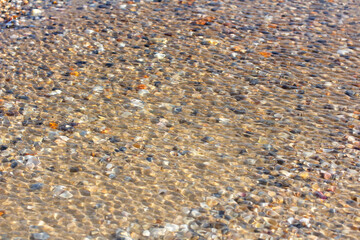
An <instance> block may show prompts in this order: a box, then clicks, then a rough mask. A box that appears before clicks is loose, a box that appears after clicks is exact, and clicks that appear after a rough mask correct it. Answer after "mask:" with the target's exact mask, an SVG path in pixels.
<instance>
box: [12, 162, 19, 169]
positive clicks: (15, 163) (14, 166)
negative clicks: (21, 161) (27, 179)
mask: <svg viewBox="0 0 360 240" xmlns="http://www.w3.org/2000/svg"><path fill="white" fill-rule="evenodd" d="M17 165H18V163H17V162H13V163H11V165H10V167H11V168H16V167H17Z"/></svg>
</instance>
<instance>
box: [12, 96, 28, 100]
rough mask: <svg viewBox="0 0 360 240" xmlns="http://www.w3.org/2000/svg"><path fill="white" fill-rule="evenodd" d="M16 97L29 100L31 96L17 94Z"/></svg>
mask: <svg viewBox="0 0 360 240" xmlns="http://www.w3.org/2000/svg"><path fill="white" fill-rule="evenodd" d="M15 98H17V99H22V100H29V99H30V98H29V97H28V96H22V95H21V96H19V95H17V96H15Z"/></svg>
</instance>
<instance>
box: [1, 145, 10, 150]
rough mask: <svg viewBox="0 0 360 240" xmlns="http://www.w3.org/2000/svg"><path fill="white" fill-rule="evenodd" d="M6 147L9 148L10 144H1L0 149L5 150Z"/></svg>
mask: <svg viewBox="0 0 360 240" xmlns="http://www.w3.org/2000/svg"><path fill="white" fill-rule="evenodd" d="M6 149H8V146H6V145H0V151H5V150H6Z"/></svg>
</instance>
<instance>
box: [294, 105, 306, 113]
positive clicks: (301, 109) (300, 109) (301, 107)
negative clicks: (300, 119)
mask: <svg viewBox="0 0 360 240" xmlns="http://www.w3.org/2000/svg"><path fill="white" fill-rule="evenodd" d="M296 110H298V111H305V110H306V109H305V107H304V106H303V105H301V104H299V105H297V106H296Z"/></svg>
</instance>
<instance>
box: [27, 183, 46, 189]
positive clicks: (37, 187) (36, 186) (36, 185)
mask: <svg viewBox="0 0 360 240" xmlns="http://www.w3.org/2000/svg"><path fill="white" fill-rule="evenodd" d="M43 186H44V184H43V183H34V184H31V185H30V189H31V190H40V189H42V188H43Z"/></svg>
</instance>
